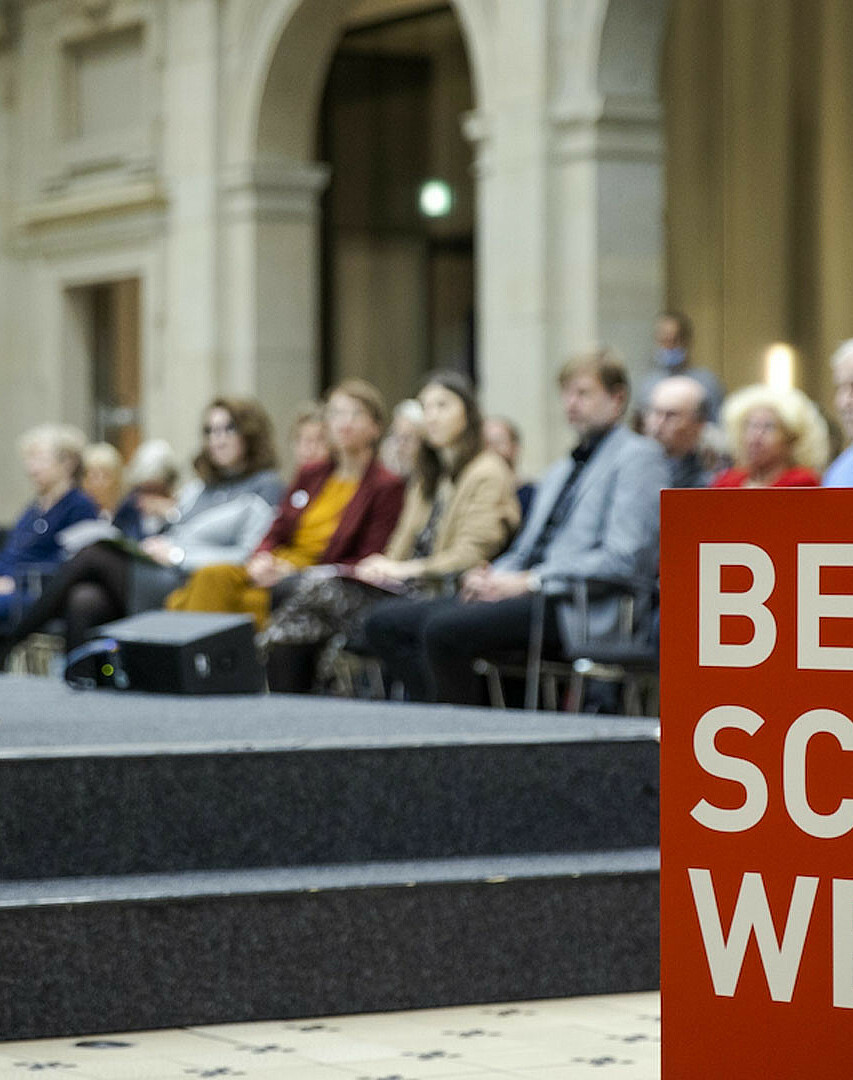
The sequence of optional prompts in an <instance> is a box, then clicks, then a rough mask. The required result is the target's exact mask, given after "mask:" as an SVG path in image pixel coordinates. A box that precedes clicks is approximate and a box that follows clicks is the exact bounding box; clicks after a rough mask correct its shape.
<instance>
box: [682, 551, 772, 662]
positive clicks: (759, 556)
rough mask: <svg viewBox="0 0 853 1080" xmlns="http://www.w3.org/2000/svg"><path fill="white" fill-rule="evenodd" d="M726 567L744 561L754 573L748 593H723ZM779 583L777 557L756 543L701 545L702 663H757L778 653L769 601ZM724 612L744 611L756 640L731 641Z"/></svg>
mask: <svg viewBox="0 0 853 1080" xmlns="http://www.w3.org/2000/svg"><path fill="white" fill-rule="evenodd" d="M724 566H745V567H746V568H747V569H748V570H750V571H751V573H752V584H751V585H750V587H749V588H748V589H747V590H746V592H722V591H721V589H720V571H721V570H722V568H723V567H724ZM775 584H776V572H775V570H774V568H773V560H772V559H771V558H770V556H769V555H768V554H767V552H766V551H765V550H764V549H763V548H760V547H757V546H756V545H755V544H739V543H738V544H734V543H732V544H700V545H699V664H700V666H701V667H737V668H744V667H756V666H757V665H758V664H761V663H763V662H764V661H765V660H766V659H767V657H768V656H770V654H771V653H772V652H773V647H774V646H775V644H776V620H775V619H774V618H773V613H772V612H771V611H770V609H769V608H768V607H767V606H766V603H765V602H766V601H767V599H768V598H769V596H770V594H771V593H772V592H773V586H774V585H775ZM724 615H741V616H744V617H745V618H747V619H749V621H750V622H751V623H752V629H753V635H752V640H751V641H747V642H745V643H744V644H742V645H726V644H723V642H722V641H721V640H720V639H721V637H722V634H721V629H722V620H723V616H724Z"/></svg>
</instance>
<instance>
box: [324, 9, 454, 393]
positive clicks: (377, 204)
mask: <svg viewBox="0 0 853 1080" xmlns="http://www.w3.org/2000/svg"><path fill="white" fill-rule="evenodd" d="M359 7H362V5H359ZM359 7H357V8H356V11H358V10H359ZM471 107H472V90H471V80H470V75H469V70H468V61H467V57H466V53H465V46H464V42H463V38H462V34H461V30H460V27H459V24H458V21H457V19H456V16H455V14H454V12H453V10H452V9H451V7H450V5H449V4H445V5H443V6H442V5H438V6H432V7H430V8H428V9H425V10H414V11H402V12H398V13H397V14H392V16H391V17H385V18H382V19H376V18H375V17H371V16H368V17H367V18H365V19H364V20H353V21H351V22H350V23H349V24H348V30H347V32H346V34H345V35H344V37H343V38H342V39H341V41H340V44H339V46H338V49H337V51H336V53H335V56H334V59H333V61H332V64H331V70H330V73H329V78H328V80H327V83H326V89H325V93H324V96H323V104H322V108H321V119H320V137H319V146H318V157H319V159H320V160H322V161H324V162H326V163H328V164H329V166H330V170H331V179H330V184H329V187H328V189H327V191H326V194H325V196H324V199H323V261H322V281H323V298H324V303H323V339H322V340H323V349H322V372H323V381H324V382H325V383H326V384H329V383H332V382H334V381H336V380H337V379H339V378H341V377H343V376H346V375H361V376H364V377H366V378H369V379H372V380H373V381H374V382H376V383H377V385H379V386H381V387H382V388H383V389H384V390H385V392H386V393H387V394H388V397H389V399H390V400H398V399H400V398H402V397H406V396H410V395H411V394H412V393H413V392H414V390H415V388H416V386H417V384H418V382H419V381H420V379H421V377H422V375H423V373H424V372H425V371H426V370H428V369H430V368H435V367H454V368H457V369H461V370H465V371H467V372H469V373H470V374H472V375H474V374H475V358H474V245H473V233H474V184H473V177H472V169H471V150H470V147H469V145H468V143H467V142H466V140H465V138H464V136H463V133H462V130H461V123H460V118H461V116H462V115H464V114H467V113H468V112H469V111H470V109H471Z"/></svg>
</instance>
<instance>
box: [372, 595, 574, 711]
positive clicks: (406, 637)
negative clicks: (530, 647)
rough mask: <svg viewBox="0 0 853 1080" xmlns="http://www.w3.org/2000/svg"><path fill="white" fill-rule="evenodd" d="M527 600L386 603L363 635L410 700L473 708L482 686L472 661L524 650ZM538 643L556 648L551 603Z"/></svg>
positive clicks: (478, 701)
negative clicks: (540, 639) (543, 630)
mask: <svg viewBox="0 0 853 1080" xmlns="http://www.w3.org/2000/svg"><path fill="white" fill-rule="evenodd" d="M533 602H534V596H533V594H531V593H525V594H523V595H522V596H513V597H510V598H509V599H508V600H499V601H497V602H495V603H463V602H462V601H461V600H457V599H449V600H444V599H440V600H411V601H409V600H389V601H387V602H386V603H383V604H379V605H377V607H376V608H375V609H374V610H373V611H372V612H371V614H370V615H369V616H368V619H367V622H366V624H365V628H364V629H365V636H366V638H367V642H368V644H369V646H370V648H371V649H372V651H373V652H375V653H376V655H377V656H379V657H380V659H382V660H383V662H384V663H385V666H386V668H387V671H388V674H389V676H390V678H392V679H395V680H399V681H400V682H402V683H403V685H404V686H405V687H406V692H407V695H408V697H409V699H410V700H412V701H442V702H451V703H455V704H459V705H478V704H481V703H482V684H481V681H480V680H479V679H478V677H477V676H476V675H475V674H474V671H473V669H472V666H471V665H472V662H473V661H474V660H475V659H476V658H477V657H480V656H482V657H485V658H491V657H499V656H500V655H501V654H505V653H508V652H518V651H524V650H526V649H527V643H528V640H529V635H530V616H531V611H532V607H533ZM544 645H545V648H546V649H559V647H560V638H559V632H558V629H557V620H556V616H555V614H554V610H553V605H549V606H548V608H547V611H546V618H545V636H544Z"/></svg>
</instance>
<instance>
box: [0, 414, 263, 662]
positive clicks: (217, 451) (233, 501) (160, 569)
mask: <svg viewBox="0 0 853 1080" xmlns="http://www.w3.org/2000/svg"><path fill="white" fill-rule="evenodd" d="M202 436H203V444H202V448H201V450H200V452H199V453H198V454H197V455H196V458H195V460H194V462H193V465H194V468H195V471H196V473H197V477H198V478H197V479H196V480H195V481H192V482H190V483H189V484H187V485H186V486H185V487H184V489H183V490H182V491H181V493H180V497H179V499H178V503H177V506H176V507H175V511H176V512H175V514H173V515H172V520H170V521H169V523H168V524H167V526H166V527H165V528H164V530H163V531H162V532H161V533H160V534H158V535H156V536H149V537H147V538H145V539H144V540H142V542H141V543H140V544H139V546H138V554H137V553H136V552H137V549H129V548H128V547H127V545H125V544H116V543H113V542H111V541H102V542H99V543H95V544H92V545H91V546H89V547H86V548H84V549H83V550H82V551H80V552H79V553H78V554H77V555H75V556H74V558H73V559H70V560H69V561H68V562H67V563H65V564H64V565H63V566H62V568H61V569H60V571H59V572H58V573H57V575H56V577H55V579H54V580H53V582H52V583H51V585H50V586H49V587H48V589H47V590H46V591H45V592H44V594H43V595H42V596H41V597H40V598H39V599H38V600H37V601H36V602H35V603H34V604H33V605H32V607H31V608H30V609H29V611H27V613H26V615H25V616H24V618H22V619H21V620H20V622H19V623H18V625H17V626H16V627H15V629H14V631H13V632H11V633H10V634H7V635H5V637H4V638H3V641H2V647H0V661H5V657H6V655H8V651H9V649H10V648H11V647H12V646H13V645H14V644H16V643H17V642H18V641H21V640H23V639H24V638H25V637H26V636H27V635H28V634H31V633H33V632H34V631H36V630H38V629H39V628H40V627H41V626H43V625H44V623H46V622H48V621H49V620H51V619H54V618H57V617H60V616H61V617H64V618H65V620H66V627H67V629H66V647H67V648H68V650H71V649H73V648H75V647H77V646H78V645H80V644H81V643H83V642H84V641H85V640H86V638H87V636H88V634H89V631H90V630H91V629H92V628H93V627H95V626H98V625H99V624H100V623H104V622H109V621H110V620H112V619H118V618H121V617H122V616H124V615H126V614H128V613H129V611H139V610H144V609H146V608H151V607H158V606H159V605H160V604H161V603H162V601H163V599H164V598H165V596H166V595H167V594H168V593H169V592H171V591H172V590H173V589H174V588H175V586H176V585H178V584H180V582H181V581H182V580H183V579H184V577H185V576H186V575H187V574H188V573H189V572H191V571H194V570H196V569H197V568H199V567H200V566H204V565H207V564H208V563H211V562H225V561H230V562H233V563H241V562H242V561H243V560H245V559H246V558H247V557H248V555H249V554H250V553H251V552H252V551H253V550H254V548H255V546H256V545H257V543H258V541H259V540H260V538H261V537H262V536H263V535H264V533H265V531H266V530H267V528H268V527H269V524H270V522H271V521H272V518H273V515H274V511H273V506H274V505H275V503H276V502H277V501H278V499H279V498H280V495H281V481H280V479H279V477H278V473H277V472H276V457H275V450H274V448H273V440H272V425H271V423H270V420H269V417H268V416H267V414H266V412H265V411H264V410H263V408H262V407H261V405H260V404H259V403H258V402H256V401H253V400H249V399H240V398H232V397H220V398H217V399H216V400H215V401H213V402H212V403H211V404H210V405H209V406H208V408H207V409H206V410H205V412H204V421H203V428H202ZM78 460H79V459H78ZM80 498H85V499H86V501H87V504H88V505H93V504H90V501H89V500H88V497H87V496H83V495H81V496H80ZM92 516H94V513H93V514H92ZM0 667H2V663H0Z"/></svg>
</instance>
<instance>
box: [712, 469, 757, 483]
mask: <svg viewBox="0 0 853 1080" xmlns="http://www.w3.org/2000/svg"><path fill="white" fill-rule="evenodd" d="M748 475H749V474H748V473H747V471H746V469H739V468H736V467H735V468H732V469H723V471H722V472H719V473H717V475H716V476H715V477H714V478H713V479H712V481H711V483H710V487H712V488H739V487H743V485H744V483H745V482H746V479H747V476H748Z"/></svg>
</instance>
